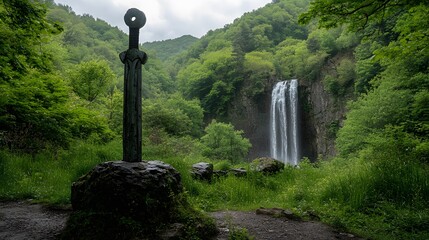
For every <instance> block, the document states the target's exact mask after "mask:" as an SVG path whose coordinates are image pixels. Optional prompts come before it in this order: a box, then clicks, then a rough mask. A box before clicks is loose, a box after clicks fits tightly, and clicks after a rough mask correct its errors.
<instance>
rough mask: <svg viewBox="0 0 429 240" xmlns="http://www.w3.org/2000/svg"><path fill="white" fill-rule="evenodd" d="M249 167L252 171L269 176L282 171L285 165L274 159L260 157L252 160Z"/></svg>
mask: <svg viewBox="0 0 429 240" xmlns="http://www.w3.org/2000/svg"><path fill="white" fill-rule="evenodd" d="M250 166H251V169H252V170H253V171H256V172H261V173H264V174H269V175H270V174H275V173H278V172H280V171H282V170H283V169H284V167H285V164H284V163H282V162H280V161H278V160H276V159H274V158H269V157H261V158H257V159H255V160H253V161H252V163H251V165H250Z"/></svg>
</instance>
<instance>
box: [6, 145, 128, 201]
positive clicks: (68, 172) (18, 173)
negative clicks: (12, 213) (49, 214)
mask: <svg viewBox="0 0 429 240" xmlns="http://www.w3.org/2000/svg"><path fill="white" fill-rule="evenodd" d="M118 145H119V144H118V142H111V143H109V144H107V145H100V146H97V145H92V144H89V143H84V142H76V143H74V144H73V145H72V147H71V148H70V149H69V150H67V151H62V152H60V153H59V154H58V155H57V156H53V155H52V154H51V153H49V152H47V151H46V152H42V153H40V154H38V155H36V157H35V158H34V159H33V158H32V156H30V155H26V154H11V153H9V152H7V151H0V185H1V186H2V187H1V188H0V198H1V199H4V200H13V199H34V200H37V201H41V202H48V203H53V204H65V203H69V201H70V187H71V183H72V182H73V181H75V180H77V179H78V178H79V177H80V176H82V175H84V174H85V173H87V172H88V171H89V170H91V169H92V168H93V167H94V166H95V165H97V164H98V163H101V162H105V161H107V160H118V159H120V155H121V152H120V148H118Z"/></svg>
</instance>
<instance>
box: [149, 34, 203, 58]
mask: <svg viewBox="0 0 429 240" xmlns="http://www.w3.org/2000/svg"><path fill="white" fill-rule="evenodd" d="M197 40H198V39H197V38H196V37H193V36H191V35H184V36H181V37H179V38H176V39H168V40H163V41H155V42H146V43H143V45H142V47H143V48H144V49H147V50H148V51H149V52H154V54H155V55H156V57H157V58H159V59H160V60H161V61H166V60H167V59H169V58H173V57H175V56H176V55H179V54H180V53H182V52H183V51H186V50H187V49H188V48H189V47H190V46H191V45H192V44H194V43H195V42H196V41H197Z"/></svg>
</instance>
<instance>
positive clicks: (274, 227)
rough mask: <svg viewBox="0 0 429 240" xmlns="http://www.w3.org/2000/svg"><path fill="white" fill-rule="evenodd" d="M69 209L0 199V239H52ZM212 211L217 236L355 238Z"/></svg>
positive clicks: (309, 226)
mask: <svg viewBox="0 0 429 240" xmlns="http://www.w3.org/2000/svg"><path fill="white" fill-rule="evenodd" d="M69 213H70V212H69V211H64V210H54V209H50V208H47V207H44V206H42V205H39V204H31V203H29V202H0V239H3V240H28V239H31V240H42V239H43V240H45V239H48V240H50V239H55V238H56V237H57V236H58V234H59V233H60V232H61V230H62V229H63V228H64V226H65V223H66V220H67V217H68V215H69ZM211 215H212V217H213V218H215V219H216V221H217V225H218V227H219V228H220V234H219V236H218V237H217V239H218V240H223V239H228V232H229V231H230V229H229V228H231V226H235V227H242V228H246V229H247V230H248V232H249V234H250V235H251V236H254V237H255V240H259V239H261V240H263V239H269V240H277V239H320V240H322V239H358V238H355V237H354V236H352V235H349V234H342V233H338V232H335V231H334V230H333V229H332V228H330V227H328V226H326V225H323V224H321V223H318V222H303V221H292V220H288V219H287V218H274V217H271V216H267V215H258V214H256V213H254V212H236V211H224V212H215V213H211Z"/></svg>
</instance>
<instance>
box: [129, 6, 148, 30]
mask: <svg viewBox="0 0 429 240" xmlns="http://www.w3.org/2000/svg"><path fill="white" fill-rule="evenodd" d="M124 20H125V23H126V24H127V26H128V27H130V28H142V27H143V26H144V25H145V24H146V16H145V15H144V13H143V12H142V11H140V10H138V9H137V8H130V9H128V11H127V13H125V16H124Z"/></svg>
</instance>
